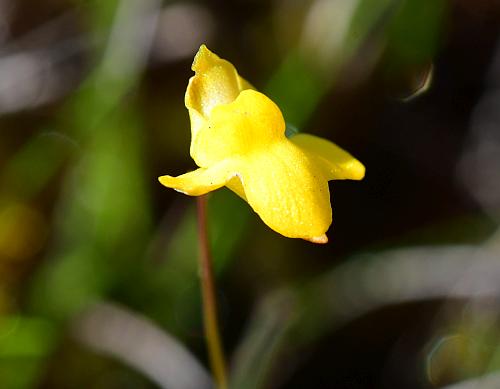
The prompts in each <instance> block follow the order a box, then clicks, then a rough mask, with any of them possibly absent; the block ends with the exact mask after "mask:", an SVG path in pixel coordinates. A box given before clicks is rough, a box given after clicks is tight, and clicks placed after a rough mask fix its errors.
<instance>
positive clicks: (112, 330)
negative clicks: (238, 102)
mask: <svg viewBox="0 0 500 389" xmlns="http://www.w3.org/2000/svg"><path fill="white" fill-rule="evenodd" d="M499 27H500V5H499V4H498V2H495V1H487V0H484V1H477V2H470V1H466V0H448V1H446V0H307V1H303V2H299V1H294V0H276V1H271V2H267V1H258V0H253V1H248V0H247V1H245V0H238V1H233V2H222V1H217V0H205V1H178V2H173V1H160V0H112V1H96V0H91V1H80V0H73V1H67V0H53V1H50V2H35V1H31V0H23V1H21V0H0V44H1V46H2V50H1V51H0V129H1V131H0V167H1V168H0V388H6V389H11V388H12V389H17V388H19V389H24V388H56V389H57V388H69V387H71V388H155V387H165V388H181V389H182V388H203V387H210V379H209V378H208V373H207V368H206V367H204V366H206V365H207V363H206V359H207V358H206V352H205V350H204V343H203V334H202V325H201V309H200V297H199V286H198V277H197V274H198V273H197V261H196V258H197V255H198V248H197V236H196V215H195V210H194V201H193V199H192V198H188V197H187V196H182V195H180V194H178V193H176V192H174V191H168V190H166V189H165V188H163V187H161V186H160V185H159V184H158V182H157V177H158V176H159V175H163V174H177V173H181V172H184V171H186V170H187V169H191V168H194V163H193V162H192V161H191V159H190V157H189V140H190V130H189V119H188V115H187V110H186V109H185V108H184V106H183V98H184V91H185V87H186V85H187V81H188V79H189V77H190V76H191V75H192V72H191V70H190V64H191V61H192V58H193V55H194V53H195V52H196V50H197V49H198V47H199V45H200V44H201V43H206V44H207V45H208V47H209V48H210V49H212V50H213V51H214V52H216V53H217V54H219V55H220V56H221V57H223V58H226V59H228V60H230V61H231V62H232V63H233V64H234V65H235V66H236V67H237V68H238V70H239V71H240V73H241V74H242V75H243V76H244V77H245V78H246V79H248V80H249V81H250V82H252V84H253V85H255V86H256V87H257V88H258V89H260V90H263V91H264V92H266V93H267V94H268V95H269V96H270V97H272V98H273V99H274V100H275V101H276V102H277V104H278V105H279V106H280V107H281V109H282V111H283V113H284V116H285V118H286V120H287V123H288V126H289V128H290V129H298V130H300V131H305V132H311V133H316V134H321V136H323V137H326V138H328V139H331V140H332V141H334V142H336V143H338V144H339V145H340V146H342V147H344V148H345V149H347V150H349V151H350V152H352V154H353V155H355V156H356V157H357V158H359V159H360V160H361V161H362V162H363V163H364V164H365V165H366V167H367V176H366V178H365V180H364V181H362V182H361V183H350V182H334V183H331V184H330V185H331V186H330V188H331V189H332V199H333V200H332V204H333V214H334V222H333V227H332V229H331V231H329V237H330V243H329V244H328V245H326V246H321V247H320V246H314V245H312V244H309V243H307V242H305V241H297V240H290V239H286V238H284V237H282V236H279V235H278V234H276V233H274V232H273V231H271V230H269V229H268V228H267V227H266V226H265V225H264V224H263V223H262V222H261V221H260V219H258V217H256V216H255V215H254V214H253V212H252V211H251V209H250V208H249V207H248V205H247V204H245V203H244V202H243V201H242V200H241V199H239V198H238V197H237V196H235V195H234V194H233V193H232V192H230V191H228V190H226V189H222V190H219V191H217V192H215V193H213V194H212V195H211V197H210V200H209V217H210V237H211V241H212V250H213V257H214V260H215V262H216V263H215V266H216V271H217V274H218V287H219V294H220V295H219V298H220V305H221V306H220V309H221V319H222V336H223V338H224V342H225V348H226V350H227V354H228V355H229V356H230V358H231V360H230V362H231V371H230V380H231V388H238V389H246V388H278V387H284V388H309V387H314V388H316V387H321V388H330V387H332V388H373V387H377V388H409V389H411V388H434V387H436V388H437V387H445V385H452V384H454V383H458V384H457V386H456V388H459V387H460V386H458V385H460V384H459V382H460V381H464V380H468V379H473V378H474V377H481V376H485V377H486V378H485V379H484V381H483V383H485V384H484V385H485V386H484V387H491V388H497V387H500V378H499V377H500V375H498V369H499V368H500V357H499V355H500V351H499V350H500V333H499V327H498V320H499V312H500V310H499V301H500V262H499V258H500V256H499V250H500V245H499V244H498V243H499V239H500V235H499V233H498V230H497V228H498V221H499V217H500V212H499V210H500V184H499V183H500V174H499V172H500V116H499V114H498V112H499V111H498V106H499V104H500V97H499V96H500V90H499V88H500V40H499V37H500V35H499V29H500V28H499ZM188 350H189V351H188ZM469 383H470V382H469ZM472 383H474V382H472ZM464 384H467V381H466V382H465V383H464ZM464 387H465V386H464Z"/></svg>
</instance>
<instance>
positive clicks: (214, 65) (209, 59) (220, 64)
mask: <svg viewBox="0 0 500 389" xmlns="http://www.w3.org/2000/svg"><path fill="white" fill-rule="evenodd" d="M191 68H192V69H193V70H194V71H195V73H196V74H195V75H194V76H193V77H191V79H190V80H189V85H188V88H187V90H186V96H185V104H186V108H188V110H189V116H190V118H191V129H192V132H193V134H192V135H193V137H194V136H195V135H196V133H197V132H198V131H199V130H200V129H201V127H202V126H203V124H204V120H205V119H207V118H208V117H209V115H210V113H211V111H212V109H213V108H214V107H216V106H217V105H219V104H227V103H230V102H232V101H234V100H235V99H236V97H238V95H239V94H240V92H241V91H242V90H244V89H251V88H252V86H251V85H250V84H249V83H248V82H247V81H245V80H244V79H243V78H241V77H240V76H239V75H238V72H237V71H236V69H235V68H234V66H233V65H232V64H231V63H230V62H228V61H226V60H224V59H221V58H219V57H218V56H217V55H216V54H214V53H212V52H211V51H210V50H209V49H207V47H206V46H205V45H202V46H201V47H200V49H199V50H198V53H197V54H196V56H195V58H194V62H193V66H192V67H191Z"/></svg>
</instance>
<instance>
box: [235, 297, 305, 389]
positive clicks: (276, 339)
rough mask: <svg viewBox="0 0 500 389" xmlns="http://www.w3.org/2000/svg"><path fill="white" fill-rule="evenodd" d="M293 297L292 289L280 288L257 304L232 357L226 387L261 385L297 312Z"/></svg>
mask: <svg viewBox="0 0 500 389" xmlns="http://www.w3.org/2000/svg"><path fill="white" fill-rule="evenodd" d="M295 305H296V299H295V296H294V294H293V293H292V292H291V291H288V290H285V291H280V292H278V293H276V294H273V295H271V296H269V298H268V299H265V300H264V301H263V302H262V303H261V304H260V305H259V308H258V310H257V312H256V313H255V316H254V318H253V320H252V321H251V323H250V325H249V327H248V330H247V333H248V334H249V335H248V336H247V337H245V340H244V342H243V343H242V344H240V346H239V348H238V350H237V353H236V355H235V356H234V369H232V371H231V382H230V384H229V387H231V388H240V389H253V388H260V387H262V386H264V384H265V381H266V378H267V375H268V374H269V371H270V369H271V368H272V366H273V363H272V362H273V359H274V358H275V357H276V355H275V353H276V352H278V351H279V348H280V346H281V345H282V344H281V343H282V342H283V341H284V340H285V339H286V338H285V335H286V334H287V332H288V331H289V330H290V326H291V325H292V323H293V322H294V319H295V317H294V315H295V314H296V306H295Z"/></svg>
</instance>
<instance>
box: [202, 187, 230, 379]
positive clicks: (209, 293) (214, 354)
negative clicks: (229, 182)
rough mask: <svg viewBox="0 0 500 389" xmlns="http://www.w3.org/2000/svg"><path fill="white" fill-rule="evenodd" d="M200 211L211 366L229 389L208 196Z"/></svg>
mask: <svg viewBox="0 0 500 389" xmlns="http://www.w3.org/2000/svg"><path fill="white" fill-rule="evenodd" d="M196 202H197V209H198V239H199V246H200V256H199V270H200V280H201V295H202V302H203V324H204V330H205V340H206V343H207V349H208V355H209V360H210V366H211V369H212V373H213V375H214V378H215V382H216V384H217V387H218V388H219V389H227V373H226V362H225V357H224V350H223V348H222V343H221V338H220V335H219V323H218V316H217V296H216V293H215V281H214V272H213V262H212V257H211V254H210V246H209V241H208V224H207V196H206V195H203V196H198V197H197V198H196Z"/></svg>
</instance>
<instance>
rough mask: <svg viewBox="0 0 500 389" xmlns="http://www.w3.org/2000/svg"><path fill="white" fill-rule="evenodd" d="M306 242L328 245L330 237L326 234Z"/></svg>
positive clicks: (308, 239)
mask: <svg viewBox="0 0 500 389" xmlns="http://www.w3.org/2000/svg"><path fill="white" fill-rule="evenodd" d="M305 240H307V241H309V242H311V243H316V244H326V243H328V236H326V234H323V235H321V236H313V237H312V238H307V239H305Z"/></svg>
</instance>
